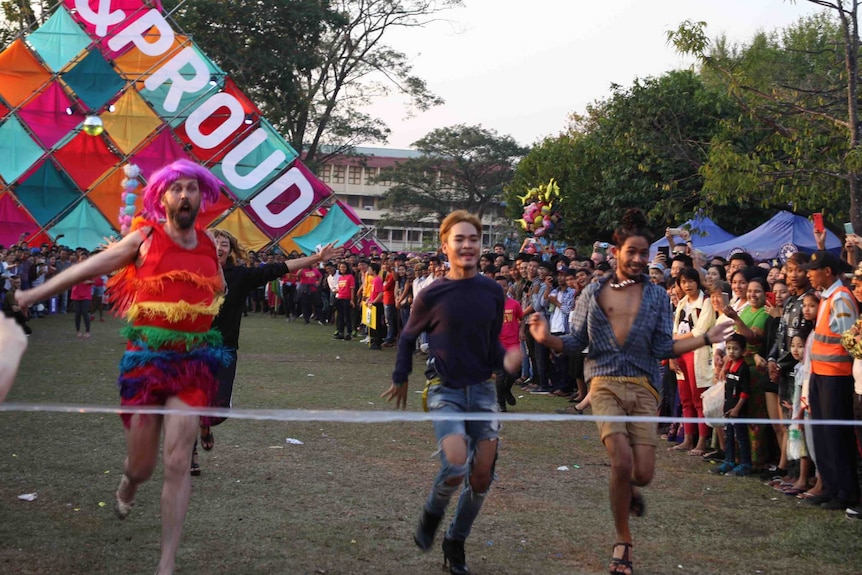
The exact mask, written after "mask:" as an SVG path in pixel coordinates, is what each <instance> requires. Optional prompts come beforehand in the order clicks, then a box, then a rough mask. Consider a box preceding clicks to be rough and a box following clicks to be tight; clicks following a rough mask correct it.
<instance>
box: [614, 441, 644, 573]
mask: <svg viewBox="0 0 862 575" xmlns="http://www.w3.org/2000/svg"><path fill="white" fill-rule="evenodd" d="M605 449H607V451H608V455H610V458H611V479H610V488H609V492H610V500H611V512H612V513H613V516H614V529H615V530H616V539H615V541H617V542H620V543H631V542H632V534H631V531H630V530H629V513H630V512H631V504H632V495H634V494H637V490H636V489H635V487H636V486H637V487H642V486H644V485H647V484H648V483H649V482H650V481H652V478H653V474H654V472H655V447H654V446H652V445H629V442H628V437H627V436H626V435H625V434H623V433H615V434H613V435H609V436H608V437H606V438H605ZM625 552H626V548H625V547H623V546H617V547H615V548H614V557H622V556H623V553H625ZM620 572H621V573H626V572H629V573H630V570H623V571H620Z"/></svg>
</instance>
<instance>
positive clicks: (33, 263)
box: [0, 236, 105, 339]
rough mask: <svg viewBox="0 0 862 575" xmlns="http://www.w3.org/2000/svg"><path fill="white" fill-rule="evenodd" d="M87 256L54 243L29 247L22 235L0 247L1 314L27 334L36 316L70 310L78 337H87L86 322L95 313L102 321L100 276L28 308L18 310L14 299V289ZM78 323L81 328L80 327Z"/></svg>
mask: <svg viewBox="0 0 862 575" xmlns="http://www.w3.org/2000/svg"><path fill="white" fill-rule="evenodd" d="M61 237H62V236H61ZM58 239H59V238H58ZM89 255H90V254H89V252H88V251H87V250H86V249H84V248H76V249H72V248H68V247H65V246H60V245H56V244H47V243H45V244H42V245H41V246H39V247H30V246H29V245H28V244H27V242H26V241H24V239H23V238H22V239H21V241H20V242H18V243H17V244H14V245H12V246H9V247H4V246H0V301H2V310H3V313H4V315H6V316H8V317H14V318H15V320H16V321H17V322H18V323H19V325H21V326H22V328H23V329H24V331H25V332H26V333H27V334H28V335H29V334H30V333H32V326H31V324H30V321H29V320H31V319H40V318H43V317H45V316H47V315H49V314H53V313H61V314H65V313H74V314H75V324H76V332H77V335H78V337H79V338H81V339H86V338H89V333H90V321H92V320H94V319H96V317H97V316H98V318H99V320H100V321H104V319H103V295H104V285H105V278H104V277H102V278H93V279H91V280H88V281H87V282H85V283H84V284H82V285H78V286H75V287H74V288H72V289H71V290H69V291H67V292H65V293H63V294H61V295H59V296H57V297H55V298H51V299H50V300H47V301H43V302H39V303H37V304H36V305H34V306H33V307H31V308H30V309H29V310H21V309H19V308H18V306H17V304H16V302H15V298H14V293H15V291H16V290H19V289H21V290H27V289H30V288H32V287H37V286H39V285H42V284H43V283H44V282H45V281H46V280H47V279H49V278H51V277H52V276H54V275H55V274H57V273H59V272H61V271H63V270H65V269H66V268H68V267H69V266H71V265H74V264H75V263H77V262H79V261H83V260H84V259H86V258H87V257H89ZM82 322H83V323H84V331H82V329H81V327H82V326H81V324H82Z"/></svg>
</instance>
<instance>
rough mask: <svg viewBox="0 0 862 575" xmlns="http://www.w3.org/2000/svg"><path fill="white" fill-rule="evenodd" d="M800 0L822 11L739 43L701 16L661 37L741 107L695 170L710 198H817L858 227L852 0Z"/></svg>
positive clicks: (859, 158)
mask: <svg viewBox="0 0 862 575" xmlns="http://www.w3.org/2000/svg"><path fill="white" fill-rule="evenodd" d="M810 1H812V3H814V4H816V5H818V6H823V7H825V8H828V9H830V10H831V11H832V13H831V14H830V13H829V12H828V11H827V12H823V13H820V14H817V15H814V16H812V17H809V18H805V19H802V20H800V21H799V22H798V23H797V24H795V25H793V26H790V27H788V28H787V29H785V30H782V31H776V32H771V33H759V34H757V35H756V36H755V37H754V38H753V39H752V41H751V42H750V43H749V44H746V45H742V46H728V44H727V42H726V41H725V40H724V39H722V38H719V39H718V40H717V41H716V42H715V43H714V44H713V43H711V42H710V41H709V39H708V38H707V36H706V33H705V27H706V23H704V22H691V21H687V22H684V23H682V24H681V25H680V26H679V28H678V29H677V30H675V31H673V32H671V33H669V34H668V39H669V40H670V41H671V42H672V43H673V44H674V45H675V46H676V47H677V49H678V50H679V51H680V52H683V53H687V54H693V55H695V56H696V57H698V58H699V61H700V63H701V74H702V75H703V76H704V78H705V79H706V80H707V81H708V82H711V83H713V84H715V85H717V86H721V87H722V88H723V89H724V90H726V91H727V93H728V94H730V95H731V96H732V97H733V98H734V100H735V101H736V102H737V104H738V105H739V106H740V108H741V109H742V110H743V111H744V113H743V115H742V116H741V117H740V119H739V120H740V121H739V122H737V124H736V125H735V126H731V125H727V130H726V131H725V133H724V134H723V137H722V138H721V139H720V140H717V141H716V142H715V145H714V146H713V148H712V150H711V153H710V158H709V161H708V162H707V163H706V164H705V165H704V168H703V170H702V173H703V175H704V177H705V180H706V182H707V186H708V187H709V189H710V191H711V192H712V193H713V197H714V199H715V201H717V202H721V203H727V204H735V203H737V202H739V201H743V202H753V203H759V204H760V205H763V206H767V205H771V206H776V205H779V206H787V205H791V206H793V207H794V208H795V209H802V210H803V211H805V210H817V211H819V210H821V209H823V208H827V209H828V211H829V212H830V213H831V214H832V216H833V218H841V219H845V218H849V219H850V220H851V221H852V222H853V224H854V226H855V227H857V229H862V185H860V173H862V148H860V135H862V123H860V119H859V112H858V108H859V102H858V94H857V89H858V81H859V77H858V76H859V73H858V54H859V38H858V19H857V16H858V2H857V1H856V0H852V1H850V2H847V1H844V0H835V1H826V0H822V1H821V0H810Z"/></svg>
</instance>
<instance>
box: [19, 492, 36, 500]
mask: <svg viewBox="0 0 862 575" xmlns="http://www.w3.org/2000/svg"><path fill="white" fill-rule="evenodd" d="M18 499H20V500H21V501H36V493H35V492H34V493H22V494H21V495H19V496H18Z"/></svg>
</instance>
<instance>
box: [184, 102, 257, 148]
mask: <svg viewBox="0 0 862 575" xmlns="http://www.w3.org/2000/svg"><path fill="white" fill-rule="evenodd" d="M219 108H227V109H228V110H229V111H230V116H228V117H227V118H225V120H224V121H223V122H222V123H221V124H220V125H219V126H218V127H217V128H216V129H215V130H213V131H212V132H211V133H209V134H204V133H203V132H201V124H203V123H204V122H205V121H206V120H207V119H208V118H210V116H212V115H213V114H215V113H216V112H217V111H218V110H219ZM244 119H245V111H244V110H243V108H242V104H240V103H239V100H237V99H236V98H235V97H234V96H232V95H230V94H228V93H227V92H218V93H217V94H213V96H212V97H211V98H209V99H208V100H207V101H206V102H204V103H203V104H201V105H200V106H199V107H198V108H197V109H196V110H195V111H194V112H192V113H191V114H189V117H188V118H187V119H186V134H187V135H188V137H189V139H190V140H191V141H192V142H193V143H194V144H195V145H196V146H198V147H199V148H203V149H205V150H211V149H213V148H215V147H216V146H218V145H219V144H221V143H222V142H224V141H225V140H226V139H227V138H228V136H230V135H231V134H233V133H234V132H235V131H236V130H237V129H238V128H239V127H240V126H242V122H243V120H244Z"/></svg>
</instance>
